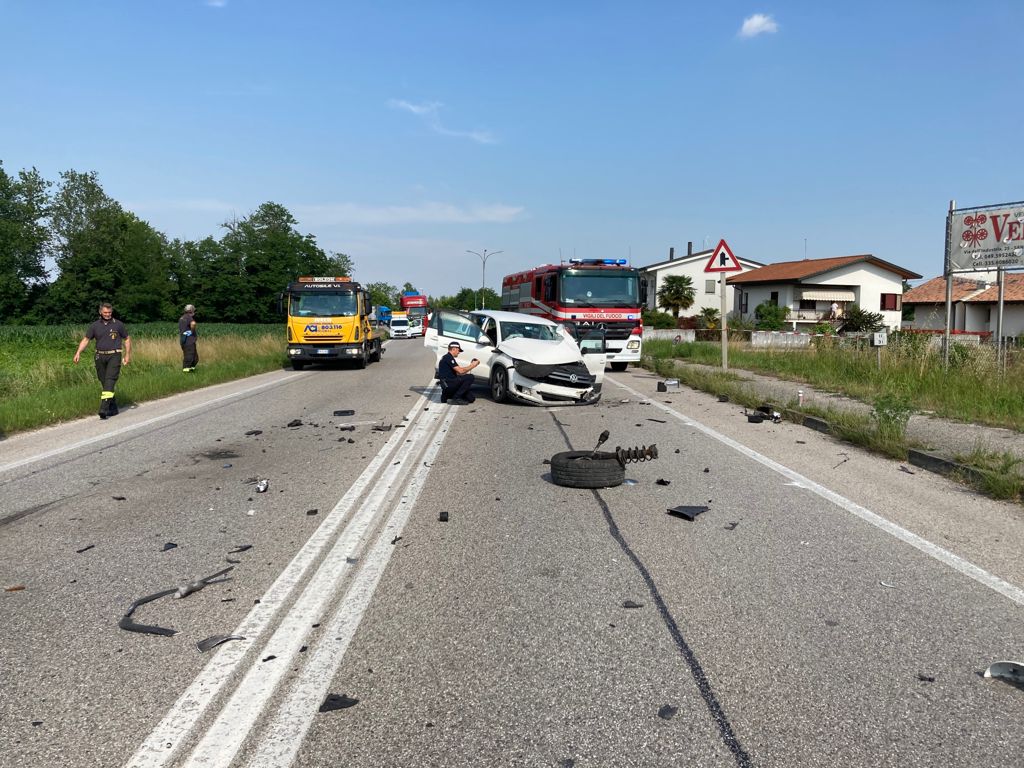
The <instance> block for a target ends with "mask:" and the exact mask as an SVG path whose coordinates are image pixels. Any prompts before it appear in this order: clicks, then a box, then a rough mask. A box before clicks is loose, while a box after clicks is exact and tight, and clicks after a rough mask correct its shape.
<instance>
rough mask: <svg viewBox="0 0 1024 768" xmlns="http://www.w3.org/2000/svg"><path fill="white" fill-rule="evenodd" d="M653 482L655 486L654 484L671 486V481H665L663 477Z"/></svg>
mask: <svg viewBox="0 0 1024 768" xmlns="http://www.w3.org/2000/svg"><path fill="white" fill-rule="evenodd" d="M654 482H655V484H656V485H671V484H672V481H671V480H666V479H665V478H663V477H659V478H658V479H657V480H655V481H654Z"/></svg>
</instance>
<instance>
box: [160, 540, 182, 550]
mask: <svg viewBox="0 0 1024 768" xmlns="http://www.w3.org/2000/svg"><path fill="white" fill-rule="evenodd" d="M177 548H178V545H177V544H175V543H174V542H173V541H168V542H167V543H166V544H164V546H163V548H162V549H161V550H160V551H161V552H167V551H168V550H171V549H177Z"/></svg>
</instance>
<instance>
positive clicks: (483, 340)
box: [476, 333, 491, 345]
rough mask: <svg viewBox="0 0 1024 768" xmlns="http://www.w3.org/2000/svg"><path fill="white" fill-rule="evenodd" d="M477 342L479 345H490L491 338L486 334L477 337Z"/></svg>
mask: <svg viewBox="0 0 1024 768" xmlns="http://www.w3.org/2000/svg"><path fill="white" fill-rule="evenodd" d="M476 341H477V344H488V345H489V344H490V343H491V339H490V337H489V336H488V335H487V334H486V333H481V334H480V335H479V336H477V337H476Z"/></svg>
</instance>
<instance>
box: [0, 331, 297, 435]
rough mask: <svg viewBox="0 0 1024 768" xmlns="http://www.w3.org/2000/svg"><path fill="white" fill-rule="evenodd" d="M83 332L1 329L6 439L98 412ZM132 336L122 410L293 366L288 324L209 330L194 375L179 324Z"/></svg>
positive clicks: (121, 386) (0, 390) (0, 402)
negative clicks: (77, 355)
mask: <svg viewBox="0 0 1024 768" xmlns="http://www.w3.org/2000/svg"><path fill="white" fill-rule="evenodd" d="M83 330H84V329H83V328H81V327H77V326H75V327H72V326H47V327H40V328H36V327H20V326H19V327H12V326H5V327H0V435H9V434H11V433H13V432H18V431H22V430H27V429H33V428H36V427H40V426H45V425H47V424H53V423H55V422H59V421H66V420H69V419H76V418H80V417H82V416H88V415H90V414H95V413H96V411H97V410H98V407H99V391H100V385H99V382H98V381H97V379H96V372H95V368H94V364H93V354H92V349H93V347H92V345H90V347H89V348H88V349H87V350H86V351H85V352H83V353H82V360H81V362H80V363H79V364H78V365H74V364H73V363H72V359H71V358H72V356H73V355H74V352H75V349H76V348H77V345H78V341H79V340H80V339H81V337H82V333H83ZM129 332H130V333H131V337H132V361H131V364H130V365H128V366H125V367H124V368H123V369H122V371H121V378H120V380H119V381H118V384H117V390H116V391H117V402H118V405H119V406H120V407H122V408H123V407H124V406H128V405H132V404H133V403H140V402H143V401H146V400H153V399H156V398H160V397H165V396H167V395H171V394H174V393H176V392H183V391H186V390H190V389H198V388H200V387H205V386H209V385H211V384H218V383H221V382H224V381H231V380H234V379H239V378H244V377H246V376H252V375H254V374H257V373H265V372H267V371H272V370H277V369H280V368H282V367H284V365H285V364H286V362H285V341H284V328H283V325H282V326H277V325H270V326H268V325H234V324H219V325H218V324H213V323H206V324H203V325H201V326H200V337H199V355H200V363H199V367H198V369H197V370H196V371H195V372H194V373H189V374H185V373H182V371H181V348H180V347H179V346H178V341H177V326H176V325H175V324H173V323H149V324H144V325H142V324H140V325H136V326H130V327H129Z"/></svg>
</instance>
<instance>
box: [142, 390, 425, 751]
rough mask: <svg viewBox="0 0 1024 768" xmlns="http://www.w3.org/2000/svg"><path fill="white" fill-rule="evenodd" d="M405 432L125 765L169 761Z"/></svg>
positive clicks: (388, 444)
mask: <svg viewBox="0 0 1024 768" xmlns="http://www.w3.org/2000/svg"><path fill="white" fill-rule="evenodd" d="M432 393H433V390H431V389H428V390H427V392H426V393H425V394H423V395H421V396H420V397H419V398H418V399H417V401H416V403H415V404H414V405H413V406H412V408H411V409H410V410H409V412H408V414H407V419H408V421H406V422H404V423H405V424H411V423H413V421H414V420H415V419H416V417H417V416H418V414H420V413H422V412H423V410H422V409H423V406H424V404H425V403H427V402H429V399H428V395H429V394H432ZM406 431H407V430H401V431H396V432H394V433H392V435H391V436H390V437H389V438H388V439H387V441H385V443H384V445H383V446H381V449H380V451H379V452H378V453H377V455H376V456H375V457H374V458H373V460H372V461H371V462H370V464H369V465H368V466H367V467H366V469H365V470H363V473H362V474H361V475H360V476H359V477H358V478H357V479H356V481H355V482H354V483H353V484H352V486H351V487H350V488H349V489H348V491H347V492H346V493H345V495H344V496H343V497H342V498H341V500H340V501H339V502H338V503H337V504H336V505H335V507H334V509H332V510H331V512H330V513H329V514H328V515H327V516H326V517H325V518H324V521H323V522H322V523H321V524H320V526H319V527H318V528H317V530H316V531H315V532H314V533H313V535H312V536H311V537H310V538H309V540H308V541H306V543H305V544H304V545H303V547H302V549H300V550H299V552H298V553H297V554H296V555H295V557H293V558H292V560H291V562H290V563H289V564H288V566H287V567H286V568H285V569H284V570H283V571H282V572H281V575H280V576H278V577H277V579H276V580H275V581H274V583H273V584H272V585H271V586H270V588H269V589H268V590H267V592H266V593H265V594H264V595H263V596H262V597H261V598H260V602H259V603H258V604H257V605H254V606H253V608H252V610H251V611H249V614H248V615H247V616H246V618H245V619H244V620H243V621H242V623H241V624H239V625H238V627H237V628H236V629H235V631H234V633H233V634H239V635H242V636H244V637H246V638H248V640H249V642H238V643H227V644H225V645H222V646H220V648H219V649H218V651H217V654H216V655H215V656H214V657H213V658H212V659H210V661H209V662H208V663H207V665H206V666H205V667H204V668H203V671H202V672H200V673H199V675H198V677H196V679H195V680H194V681H193V682H192V684H191V685H190V686H189V687H188V688H187V689H186V690H185V692H184V693H182V695H181V696H180V697H179V698H178V700H177V701H176V702H175V703H174V706H172V707H171V709H170V710H169V711H168V713H167V714H166V715H165V716H164V718H163V720H161V721H160V723H159V724H158V725H157V726H156V728H154V729H153V731H152V733H150V735H149V736H148V737H147V738H146V740H145V741H144V742H143V743H142V745H141V746H140V747H139V748H138V750H136V752H135V754H134V755H133V756H132V758H131V759H130V760H129V761H128V763H127V764H126V765H127V766H130V767H131V768H157V767H158V766H163V765H166V764H167V763H169V762H170V761H171V760H173V759H174V757H175V755H176V754H177V752H178V751H179V749H180V748H181V746H182V745H183V742H185V741H186V740H187V739H188V737H189V735H190V734H191V732H192V730H193V729H194V728H195V727H196V724H197V723H198V721H199V719H200V718H201V717H202V715H203V713H204V712H205V711H206V709H207V707H209V706H210V704H211V703H212V702H213V700H214V699H215V698H216V697H217V696H218V694H219V693H220V691H221V690H222V689H223V688H224V686H225V685H226V684H227V683H228V681H229V680H230V678H231V677H232V675H233V674H234V672H235V670H236V668H237V667H238V666H239V664H240V663H241V662H242V660H243V659H244V658H245V657H246V656H247V655H248V654H249V653H250V651H251V650H252V649H253V648H254V647H255V646H256V645H257V643H258V642H259V641H260V637H261V635H262V634H263V633H264V632H265V631H266V629H267V627H268V626H269V625H270V623H271V622H272V620H273V618H274V616H275V615H276V614H277V612H278V611H279V610H280V608H281V607H282V606H283V604H284V603H285V601H286V600H287V599H288V598H289V596H290V595H291V594H292V592H293V591H294V590H295V589H296V588H297V587H298V585H299V584H300V583H301V582H302V580H303V579H304V578H305V577H306V573H307V571H308V570H309V569H310V568H311V567H312V565H313V564H314V563H315V562H316V560H317V558H319V557H320V554H321V553H322V552H323V550H324V549H325V548H326V547H327V546H328V545H329V544H330V543H331V540H332V539H333V538H334V536H335V534H336V533H337V531H338V528H339V527H340V526H341V525H342V523H343V522H345V521H346V519H347V517H348V515H349V512H350V511H351V510H352V508H353V507H354V506H355V505H356V504H357V503H358V502H360V501H361V500H362V499H363V497H364V496H365V494H366V492H367V489H368V488H370V487H372V486H371V484H372V483H375V482H377V476H378V474H379V473H380V472H381V468H382V467H384V466H393V465H392V463H391V460H392V458H393V456H394V455H395V454H396V453H397V452H398V451H400V450H402V449H404V448H405V446H407V445H410V444H409V443H406V442H405V441H406V440H407V439H410V438H409V436H408V435H406Z"/></svg>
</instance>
